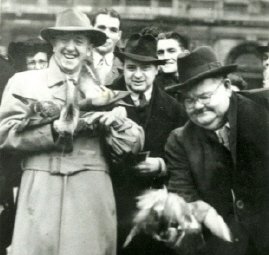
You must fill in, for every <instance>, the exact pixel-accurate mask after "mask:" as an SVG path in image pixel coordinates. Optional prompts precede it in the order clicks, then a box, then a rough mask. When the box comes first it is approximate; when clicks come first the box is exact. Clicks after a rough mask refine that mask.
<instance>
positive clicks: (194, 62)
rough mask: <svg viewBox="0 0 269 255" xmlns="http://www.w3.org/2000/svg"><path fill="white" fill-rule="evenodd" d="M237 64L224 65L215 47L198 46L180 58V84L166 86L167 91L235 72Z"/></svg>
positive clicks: (184, 87)
mask: <svg viewBox="0 0 269 255" xmlns="http://www.w3.org/2000/svg"><path fill="white" fill-rule="evenodd" d="M236 69H237V65H226V66H223V65H222V64H221V63H220V62H219V61H218V60H217V56H216V54H215V53H214V51H213V49H212V48H211V47H208V46H201V47H198V48H196V49H195V50H194V51H193V52H191V53H189V54H184V56H183V57H181V58H180V57H179V58H178V73H179V77H180V81H181V83H180V84H176V85H171V86H168V87H166V89H165V90H166V91H176V90H181V89H186V88H187V87H188V86H191V85H195V84H196V83H197V82H199V81H201V80H203V79H205V78H210V77H216V76H218V75H226V74H229V73H231V72H234V71H235V70H236Z"/></svg>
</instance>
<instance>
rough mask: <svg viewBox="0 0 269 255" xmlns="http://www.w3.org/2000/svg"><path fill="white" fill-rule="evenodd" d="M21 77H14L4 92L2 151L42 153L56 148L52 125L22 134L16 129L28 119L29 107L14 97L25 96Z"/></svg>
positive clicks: (0, 130) (0, 131) (0, 127)
mask: <svg viewBox="0 0 269 255" xmlns="http://www.w3.org/2000/svg"><path fill="white" fill-rule="evenodd" d="M24 82H25V81H22V80H21V76H17V75H15V76H13V77H12V78H11V79H10V80H9V82H8V84H7V87H6V89H5V91H4V94H3V98H2V103H1V107H0V149H3V150H7V151H10V150H12V151H24V152H27V151H35V152H37V151H42V150H48V149H52V148H54V147H55V145H54V141H53V135H52V130H51V125H50V124H47V125H44V126H40V127H36V128H31V129H27V130H25V131H23V132H21V133H18V132H16V127H17V126H18V125H19V124H20V123H21V122H22V121H23V119H24V118H25V117H27V114H28V111H29V106H27V105H25V104H23V103H22V102H20V101H19V100H18V99H16V98H14V97H13V96H12V94H13V93H16V94H19V95H24V93H23V92H24V91H25V90H26V89H27V88H26V87H25V86H24V85H25V84H23V83H24Z"/></svg>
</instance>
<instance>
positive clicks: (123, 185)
mask: <svg viewBox="0 0 269 255" xmlns="http://www.w3.org/2000/svg"><path fill="white" fill-rule="evenodd" d="M153 86H154V87H153V91H152V97H151V100H150V103H149V105H148V106H147V107H145V109H144V110H142V111H144V112H142V113H141V112H139V111H140V110H138V109H137V108H136V107H135V106H134V103H133V101H132V99H131V96H129V97H127V98H126V99H125V102H126V103H128V104H130V105H132V106H131V107H126V109H127V116H128V118H130V119H131V120H133V121H135V122H136V123H137V124H139V125H140V126H142V127H143V128H144V131H145V145H144V151H149V152H150V157H161V158H164V145H165V143H166V140H167V138H168V136H169V133H170V132H171V131H172V130H173V129H175V128H176V127H180V126H182V125H184V123H185V122H186V114H185V111H184V110H183V108H182V107H181V105H180V104H179V103H178V102H177V101H176V100H175V99H174V98H172V97H171V96H169V95H168V94H166V93H165V92H164V91H162V90H161V89H160V88H159V87H157V86H156V84H154V85H153ZM110 88H113V89H116V90H126V85H125V82H124V78H123V77H120V78H119V79H118V80H117V81H115V82H114V84H113V86H111V87H110ZM141 115H142V117H141ZM115 172H117V171H114V173H115ZM121 174H122V175H121V176H119V175H117V176H114V187H115V197H116V204H117V213H118V224H119V249H121V246H122V243H123V241H124V240H125V238H126V236H127V234H128V233H129V231H130V230H131V227H132V219H133V215H134V213H135V211H136V200H135V198H136V196H138V195H140V194H141V193H142V192H143V191H144V190H145V189H149V188H151V187H155V188H159V187H162V185H163V184H164V183H165V181H166V179H165V178H158V177H156V176H149V177H146V176H138V175H135V174H134V173H133V169H131V168H128V167H127V168H125V169H124V172H123V173H122V172H121ZM141 239H142V240H141ZM141 239H139V240H140V241H141V242H140V241H137V242H136V245H133V246H132V245H131V246H130V248H129V252H126V253H123V254H156V253H155V249H162V248H163V247H161V246H159V247H158V248H156V247H152V246H151V245H152V244H151V242H150V241H149V242H147V241H146V237H143V238H141ZM149 245H150V246H151V247H148V246H149ZM150 249H151V250H152V251H150ZM119 252H121V251H119ZM149 252H152V253H149ZM160 252H162V251H161V250H160ZM119 254H121V253H119ZM163 254H164V253H163Z"/></svg>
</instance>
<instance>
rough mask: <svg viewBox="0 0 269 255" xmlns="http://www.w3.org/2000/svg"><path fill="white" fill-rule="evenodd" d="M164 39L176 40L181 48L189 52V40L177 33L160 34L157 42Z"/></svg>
mask: <svg viewBox="0 0 269 255" xmlns="http://www.w3.org/2000/svg"><path fill="white" fill-rule="evenodd" d="M162 39H174V40H176V41H178V43H179V45H180V47H182V48H184V49H186V50H188V49H189V44H190V43H189V39H188V38H187V37H186V36H183V35H181V34H179V33H177V32H174V31H170V32H163V33H159V34H158V37H157V40H162Z"/></svg>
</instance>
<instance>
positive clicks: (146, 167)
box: [134, 157, 161, 175]
mask: <svg viewBox="0 0 269 255" xmlns="http://www.w3.org/2000/svg"><path fill="white" fill-rule="evenodd" d="M134 169H135V170H137V173H138V174H139V175H158V174H159V173H160V171H161V163H160V158H152V157H148V158H147V159H146V160H145V161H142V162H140V163H138V164H137V165H135V166H134Z"/></svg>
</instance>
